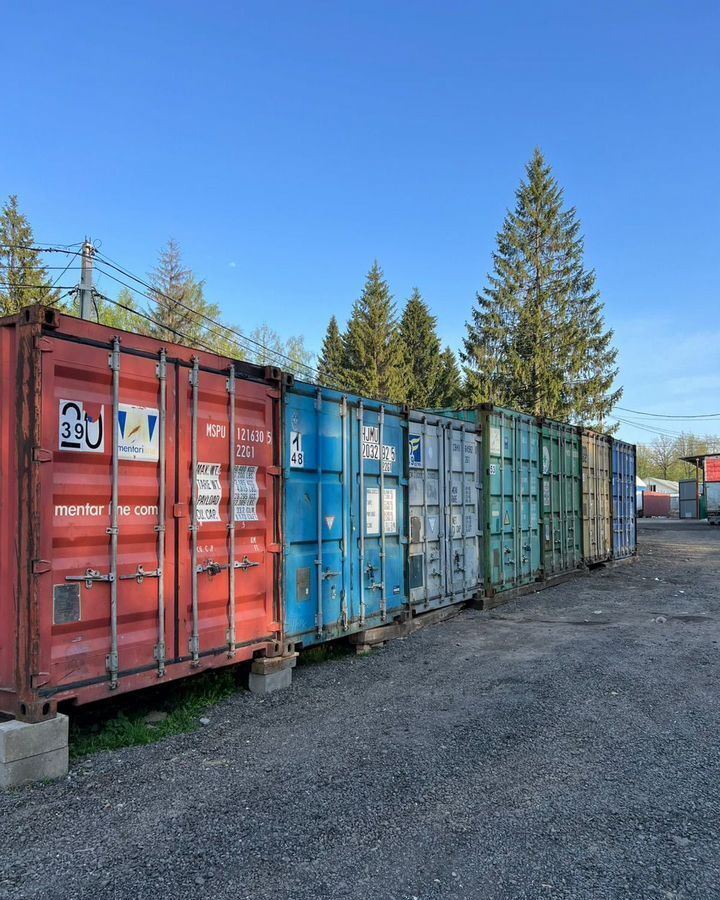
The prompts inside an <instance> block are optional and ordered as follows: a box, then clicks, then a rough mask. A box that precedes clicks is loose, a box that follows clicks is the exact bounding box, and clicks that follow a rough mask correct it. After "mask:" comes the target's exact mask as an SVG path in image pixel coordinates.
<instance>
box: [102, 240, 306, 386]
mask: <svg viewBox="0 0 720 900" xmlns="http://www.w3.org/2000/svg"><path fill="white" fill-rule="evenodd" d="M96 253H97V255H98V256H99V257H100V258H101V259H102V261H103V263H104V265H106V266H110V268H111V269H115V271H116V272H120V273H121V274H122V275H125V276H126V277H127V278H132V279H133V280H134V281H136V282H137V283H138V284H141V285H142V286H143V287H144V288H146V289H147V290H149V291H151V292H152V294H153V295H155V294H159V295H160V296H161V297H164V298H165V299H166V300H168V301H169V302H170V303H173V304H176V305H178V306H180V307H181V308H182V309H185V310H186V311H187V312H189V313H191V314H192V315H193V316H198V317H200V318H202V319H204V320H205V321H206V322H210V323H211V324H212V325H214V326H216V327H217V328H221V329H223V330H224V331H227V332H229V333H230V334H233V335H235V337H236V338H240V339H241V340H243V341H246V342H249V343H250V344H254V345H255V346H256V347H259V348H260V349H261V350H264V351H265V352H266V353H269V354H272V356H274V357H277V358H280V359H284V360H285V361H286V362H288V363H290V365H292V366H293V367H297V368H301V369H303V370H305V371H306V372H309V373H310V374H311V375H312V376H313V377H314V378H318V377H319V374H320V373H319V372H318V370H317V369H315V368H314V367H313V366H310V365H308V364H307V363H300V362H298V361H296V360H294V359H292V358H291V357H289V356H287V355H286V354H285V353H280V352H279V351H277V350H271V349H270V348H269V347H267V346H265V344H262V343H260V341H256V340H253V338H251V337H248V336H247V335H244V334H243V333H242V332H240V331H236V330H235V329H234V328H232V327H230V326H229V325H224V324H223V323H222V322H218V321H217V320H216V319H213V318H212V317H211V316H208V315H206V314H205V313H202V312H199V311H198V310H194V309H192V307H190V306H187V304H185V303H183V302H182V300H177V299H175V298H173V297H169V296H168V295H167V294H165V293H163V292H162V291H159V290H158V289H157V288H155V287H153V286H152V285H151V284H148V283H147V282H146V281H143V279H142V278H140V277H139V276H137V275H134V274H133V273H132V272H129V271H128V270H127V269H124V268H123V267H122V266H117V265H115V263H113V262H111V261H110V260H109V258H108V257H106V256H105V254H104V253H101V252H100V251H99V250H98V251H96ZM104 274H105V275H109V273H108V272H105V273H104ZM109 277H110V278H112V277H113V276H112V275H109ZM115 280H116V281H119V279H115ZM120 284H123V282H120ZM125 287H130V285H128V284H126V285H125ZM139 293H143V292H142V291H139ZM143 296H145V297H147V296H148V295H147V294H143ZM148 299H150V300H152V301H154V302H157V299H156V297H155V296H150V297H148ZM236 343H237V341H236ZM241 346H242V345H241ZM244 349H246V350H247V349H249V348H248V347H247V346H245V348H244ZM251 352H252V351H251Z"/></svg>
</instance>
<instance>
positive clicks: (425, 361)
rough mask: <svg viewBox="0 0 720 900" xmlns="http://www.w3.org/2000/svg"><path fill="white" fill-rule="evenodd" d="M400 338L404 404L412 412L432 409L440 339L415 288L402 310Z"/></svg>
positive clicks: (432, 318)
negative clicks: (404, 367) (405, 375)
mask: <svg viewBox="0 0 720 900" xmlns="http://www.w3.org/2000/svg"><path fill="white" fill-rule="evenodd" d="M400 335H401V337H402V339H403V343H404V345H405V351H406V357H407V368H408V382H407V402H408V404H409V405H410V406H412V407H415V408H416V409H425V408H427V407H429V406H433V405H434V404H435V399H436V393H437V384H438V380H439V378H440V367H441V358H440V338H439V337H438V336H437V319H436V318H435V316H433V315H431V313H430V308H429V307H428V305H427V303H426V302H425V301H424V300H423V298H422V297H421V296H420V291H419V290H418V289H417V288H415V289H414V290H413V292H412V296H411V297H410V299H409V300H408V302H407V304H406V305H405V309H404V310H403V314H402V318H401V319H400Z"/></svg>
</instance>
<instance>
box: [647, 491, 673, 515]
mask: <svg viewBox="0 0 720 900" xmlns="http://www.w3.org/2000/svg"><path fill="white" fill-rule="evenodd" d="M642 497H643V508H642V514H643V518H645V519H649V518H650V517H651V516H654V517H660V518H667V517H669V516H670V494H658V493H656V492H655V491H643V495H642Z"/></svg>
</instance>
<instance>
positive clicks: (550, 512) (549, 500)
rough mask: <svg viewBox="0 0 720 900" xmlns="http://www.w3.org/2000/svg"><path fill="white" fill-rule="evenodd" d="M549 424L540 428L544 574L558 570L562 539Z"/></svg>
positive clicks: (554, 443) (555, 450) (553, 447)
mask: <svg viewBox="0 0 720 900" xmlns="http://www.w3.org/2000/svg"><path fill="white" fill-rule="evenodd" d="M553 438H554V435H553V432H552V431H551V426H549V425H545V426H543V430H542V454H541V469H542V475H541V477H542V510H543V565H544V567H545V575H546V576H548V575H555V574H556V573H557V572H558V570H559V552H560V546H561V543H562V540H561V538H560V534H559V530H560V520H559V516H558V514H557V507H558V500H557V489H558V483H557V478H555V477H554V476H553V472H557V471H558V468H557V442H556V441H555V440H554V439H553Z"/></svg>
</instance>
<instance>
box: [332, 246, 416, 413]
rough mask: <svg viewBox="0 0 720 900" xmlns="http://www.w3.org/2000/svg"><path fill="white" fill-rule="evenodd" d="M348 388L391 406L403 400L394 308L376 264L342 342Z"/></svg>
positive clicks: (404, 385)
mask: <svg viewBox="0 0 720 900" xmlns="http://www.w3.org/2000/svg"><path fill="white" fill-rule="evenodd" d="M343 343H344V345H345V361H346V380H347V382H348V386H349V387H350V388H351V389H352V390H354V391H356V392H357V393H359V394H364V395H365V396H366V397H377V398H379V399H382V400H389V401H391V402H394V403H402V402H404V401H405V398H406V389H407V366H406V362H405V348H404V346H403V341H402V337H401V335H400V330H399V328H398V324H397V319H396V307H395V303H394V302H393V298H392V295H391V294H390V289H389V288H388V284H387V282H386V281H385V279H384V277H383V272H382V269H381V268H380V266H379V265H378V264H377V262H375V263H374V264H373V267H372V268H371V269H370V271H369V273H368V276H367V279H366V281H365V288H364V290H363V292H362V295H361V297H360V298H359V299H358V300H356V301H355V303H354V304H353V308H352V313H351V315H350V321H349V322H348V327H347V332H346V334H345V338H344V342H343Z"/></svg>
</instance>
